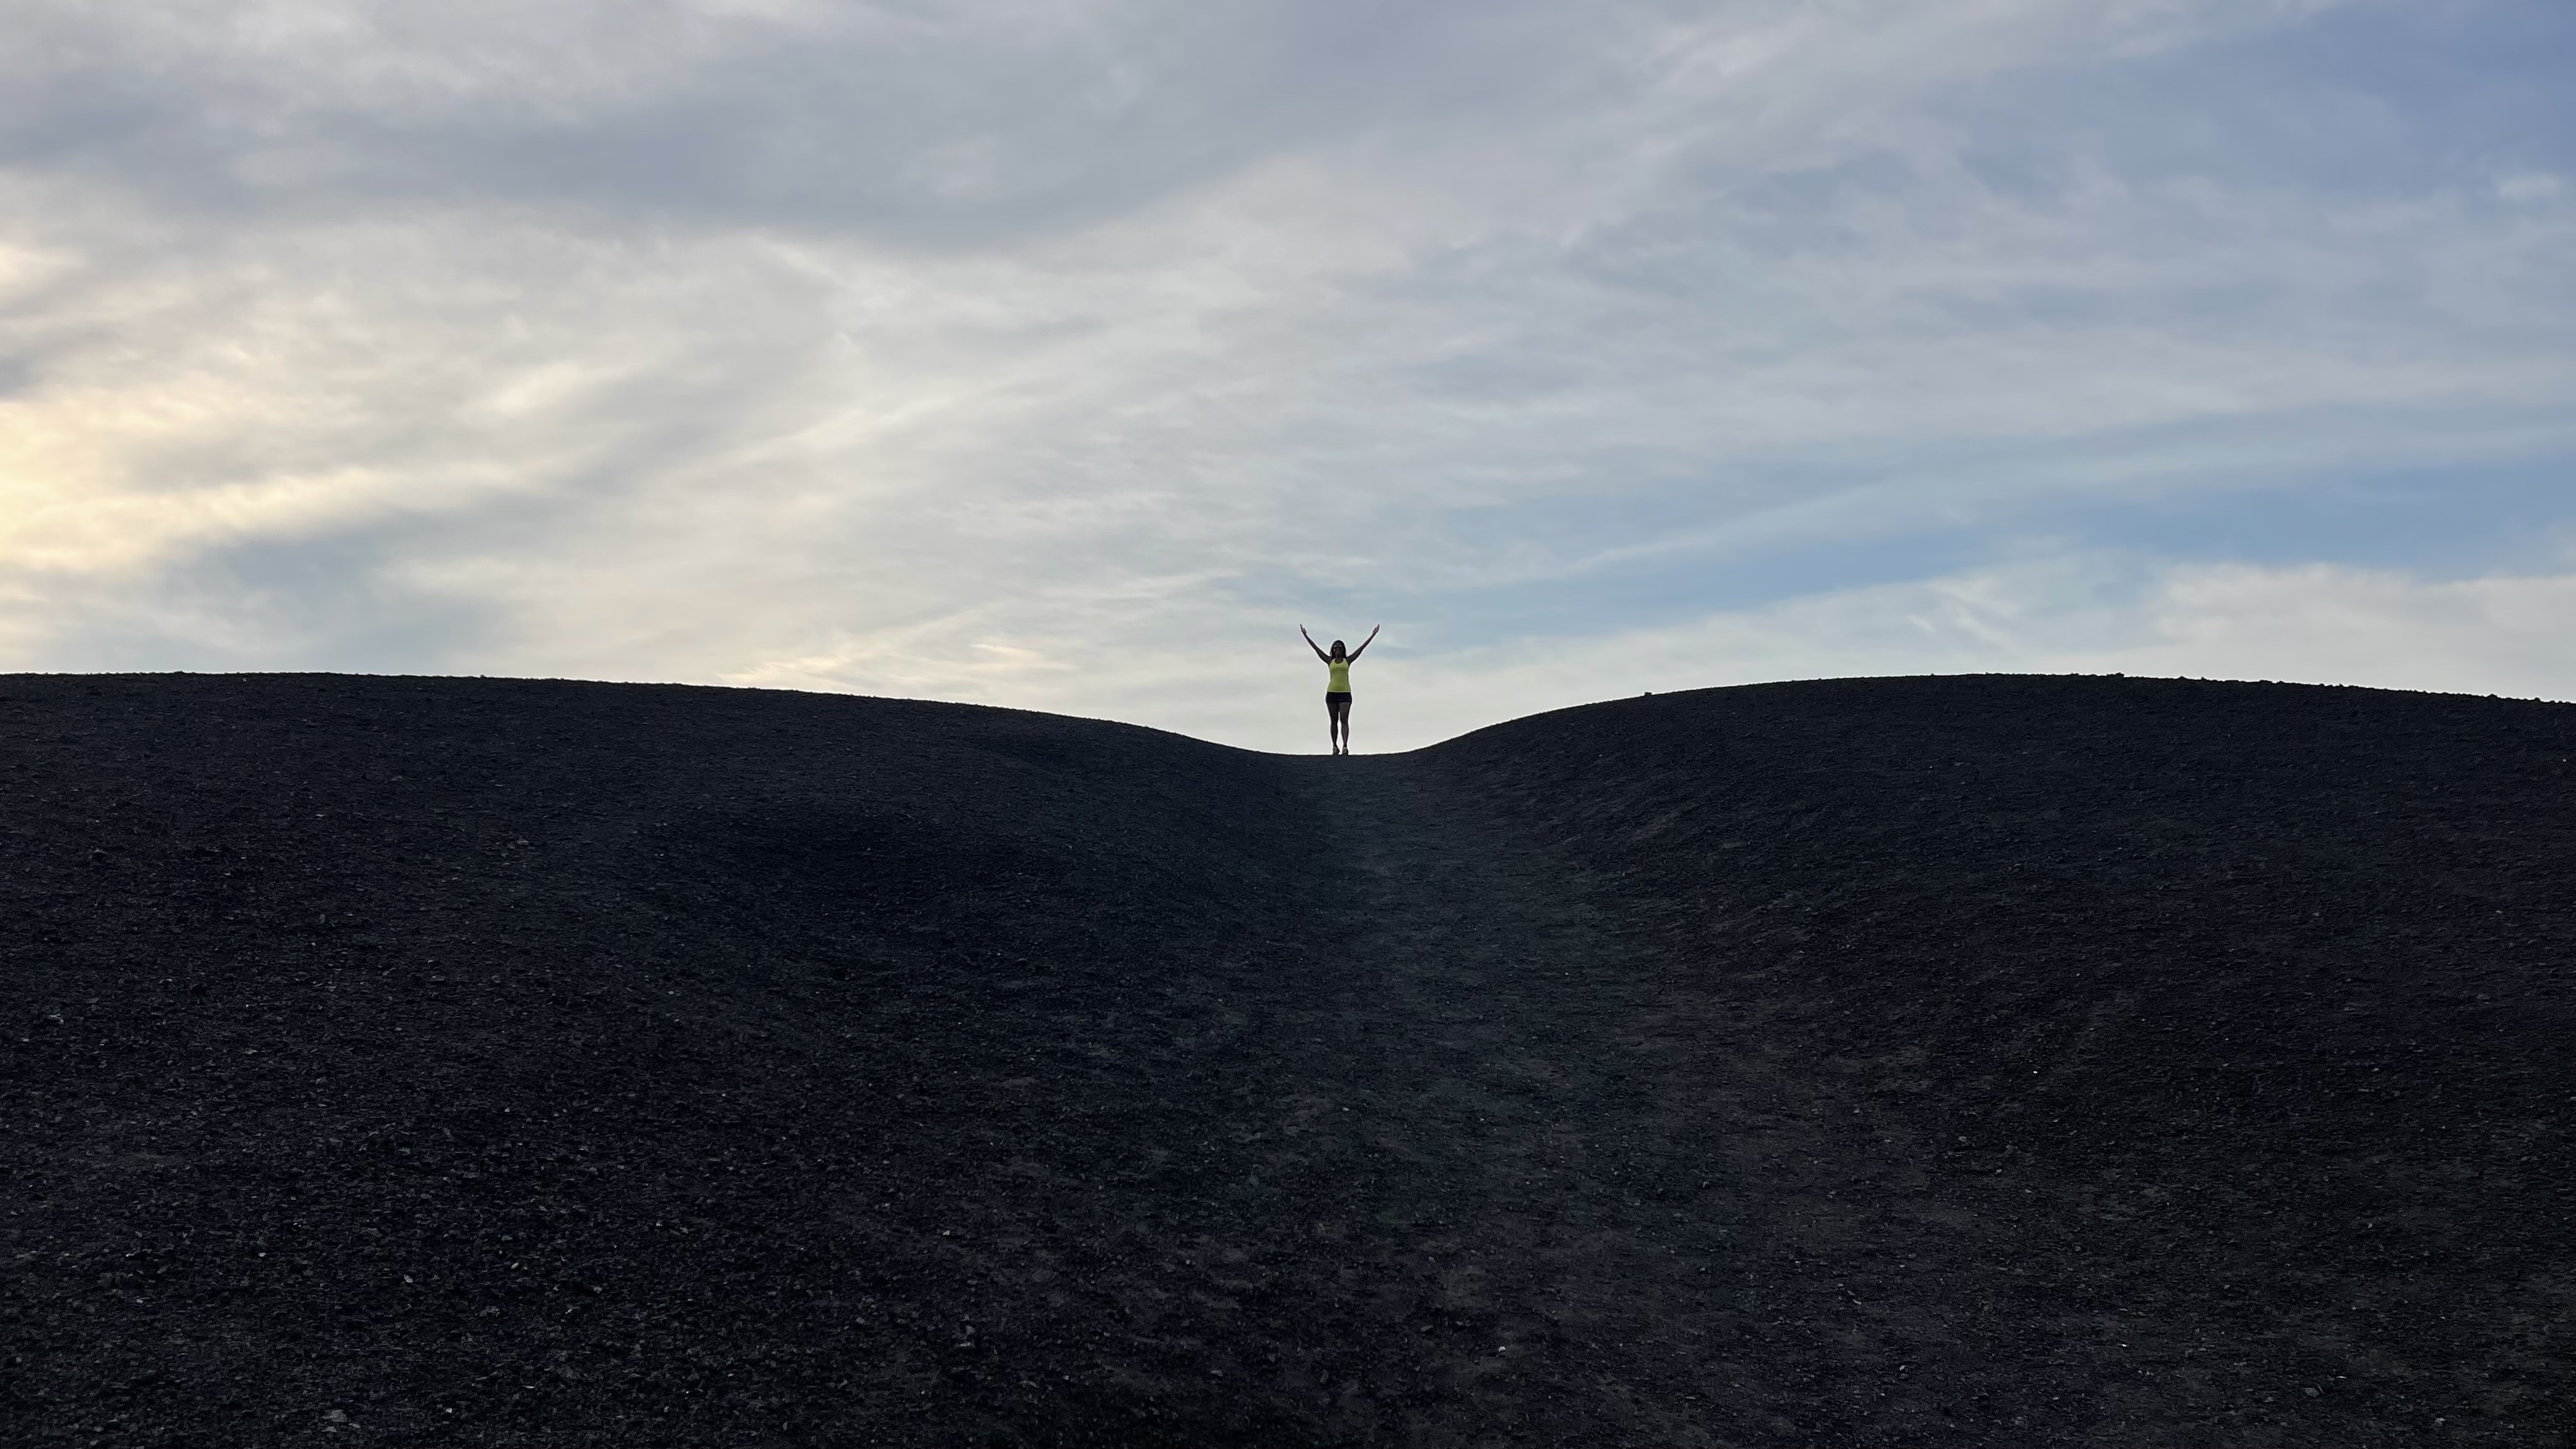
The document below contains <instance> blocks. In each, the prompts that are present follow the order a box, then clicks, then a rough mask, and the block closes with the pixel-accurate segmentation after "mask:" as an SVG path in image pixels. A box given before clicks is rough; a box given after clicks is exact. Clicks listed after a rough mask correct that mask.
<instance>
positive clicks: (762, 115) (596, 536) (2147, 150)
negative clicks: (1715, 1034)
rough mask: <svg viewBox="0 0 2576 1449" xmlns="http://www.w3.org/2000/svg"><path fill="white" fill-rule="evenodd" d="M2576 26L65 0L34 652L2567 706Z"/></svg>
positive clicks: (1453, 699)
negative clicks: (2244, 688) (2141, 683)
mask: <svg viewBox="0 0 2576 1449" xmlns="http://www.w3.org/2000/svg"><path fill="white" fill-rule="evenodd" d="M2570 74H2576V6H2570V5H2567V4H2565V3H2564V0H2407V3H2398V0H2343V3H2336V0H2206V3H2204V0H1942V3H1938V4H1927V3H1921V0H1716V3H1701V4H1666V3H1630V0H1560V3H1514V0H1477V3H1473V4H1468V3H1453V0H1401V3H1394V0H1380V3H1359V0H1232V3H1228V0H1217V3H1211V0H939V3H930V0H899V3H881V4H871V3H864V0H831V3H819V0H817V3H807V0H659V3H655V0H621V3H614V4H611V3H596V0H548V3H546V4H543V5H528V4H524V3H519V0H511V3H500V0H488V3H487V0H418V3H414V0H380V3H317V0H171V3H163V4H155V5H151V6H115V5H95V4H90V3H86V0H11V3H10V4H9V5H8V6H6V7H5V9H0V670H24V671H76V672H91V671H129V670H173V669H177V670H194V671H206V672H214V671H236V670H335V671H349V672H364V673H396V674H465V675H496V676H497V675H517V676H541V677H572V678H590V679H616V680H654V681H681V682H690V683H701V684H721V685H736V686H758V687H768V688H789V689H804V690H825V691H844V692H856V693H864V694H880V695H897V696H905V697H914V698H926V699H946V700H963V701H970V702H976V703H987V704H999V705H1008V706H1013V707H1018V708H1027V709H1039V710H1049V711H1057V712H1062V713H1069V714H1078V715H1085V716H1094V717H1102V718H1111V719H1121V720H1128V721H1133V722H1136V723H1140V724H1146V725H1152V726H1155V727H1158V728H1163V729H1171V730H1178V731H1181V732H1184V733H1187V734H1192V735H1196V736H1199V737H1201V738H1206V739H1214V740H1219V741H1223V742H1226V743H1229V744H1235V745H1240V746H1245V747H1249V748H1257V749H1269V750H1295V751H1313V750H1318V749H1321V748H1322V747H1323V743H1324V741H1323V733H1324V730H1323V723H1324V722H1323V718H1322V716H1323V711H1322V710H1321V709H1320V708H1319V707H1318V702H1317V700H1316V698H1315V696H1316V694H1317V693H1318V692H1319V690H1320V687H1321V685H1322V682H1323V670H1322V669H1321V667H1320V666H1319V665H1317V664H1316V662H1315V661H1314V659H1313V657H1312V656H1311V655H1309V654H1307V653H1306V652H1305V650H1304V645H1303V644H1301V643H1300V642H1299V641H1298V638H1297V629H1298V627H1299V626H1300V625H1301V624H1302V625H1304V626H1305V627H1307V628H1309V629H1312V630H1313V631H1314V633H1315V635H1316V637H1317V638H1318V639H1323V640H1327V641H1329V640H1330V639H1332V638H1335V637H1342V638H1346V639H1349V640H1350V641H1351V642H1354V643H1356V642H1357V641H1358V640H1359V638H1360V637H1361V636H1362V635H1364V634H1365V633H1366V632H1367V631H1368V629H1369V628H1370V627H1371V626H1372V625H1376V624H1381V623H1382V624H1383V625H1384V627H1385V632H1384V634H1383V636H1382V637H1381V639H1380V640H1379V642H1378V644H1377V645H1376V646H1375V647H1374V648H1373V649H1372V650H1371V651H1370V652H1369V654H1368V655H1367V657H1366V658H1365V659H1364V660H1363V661H1362V662H1361V663H1360V665H1359V666H1358V668H1357V670H1356V671H1355V673H1356V681H1355V682H1356V685H1357V690H1358V695H1359V703H1358V705H1357V707H1356V709H1355V711H1354V727H1355V728H1354V734H1355V742H1356V744H1357V745H1358V747H1359V748H1360V749H1362V750H1363V751H1368V750H1384V749H1402V748H1411V747H1415V746H1419V745H1423V744H1428V743H1431V742H1433V741H1436V740H1439V739H1442V738H1447V737H1450V736H1453V735H1456V734H1460V733H1463V732H1465V731H1468V730H1472V729H1475V728H1478V727H1480V726H1483V725H1486V724H1490V723H1495V722H1498V721H1501V720H1505V719H1510V718H1514V717H1518V716H1521V715H1526V714H1531V713H1535V712H1538V711H1540V710H1545V709H1553V708H1558V707H1562V706H1566V705H1573V704H1579V703H1583V702H1586V701H1591V700H1598V699H1606V698H1614V697H1619V696H1624V695H1634V694H1638V693H1641V692H1646V691H1655V692H1664V691H1670V690H1681V689H1689V688H1698V687H1704V686H1711V685H1725V684H1737V683H1745V682H1752V681H1759V680H1773V679H1801V678H1821V677H1836V676H1852V675H1887V674H1926V673H1970V672H2015V673H2096V674H2099V673H2111V672H2115V671H2116V672H2123V673H2129V674H2152V675H2169V676H2193V677H2223V678H2244V679H2286V680H2306V681H2317V682H2326V683H2349V684H2365V685H2373V686H2382V687H2391V688H2403V689H2435V690H2450V691H2463V692H2470V693H2477V694H2489V693H2494V694H2505V695H2518V696H2538V697H2546V698H2554V699H2562V700H2564V699H2576V642H2571V640H2576V628H2571V625H2570V621H2576V87H2570V86H2568V85H2566V84H2565V78H2566V77H2567V76H2568V75H2570Z"/></svg>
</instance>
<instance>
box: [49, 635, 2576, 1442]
mask: <svg viewBox="0 0 2576 1449" xmlns="http://www.w3.org/2000/svg"><path fill="white" fill-rule="evenodd" d="M2571 756H2576V708H2570V707H2567V706H2558V705H2540V704H2528V703H2520V702H2512V701H2491V700H2473V699H2462V698H2452V697H2443V696H2418V695H2395V694H2386V693H2376V692H2366V691H2356V690H2324V689H2307V688H2293V687H2289V686H2254V685H2222V684H2197V683H2187V682H2173V681H2147V680H2116V679H2115V680H2058V679H2018V678H1985V679H1919V680H1874V681H1846V682H1835V683H1820V684H1804V685H1782V686H1764V687H1758V688H1750V689H1735V690H1714V691H1703V692H1699V693H1695V694H1690V695H1681V696H1670V697H1662V698H1654V699H1644V700H1635V701H1626V702H1622V703H1616V704H1610V705H1603V706H1596V707H1592V708H1588V709H1583V710H1574V711H1567V712H1563V713H1560V714H1555V715H1548V716H1542V717H1538V718H1534V719H1529V720H1522V721H1518V722H1515V723H1513V724H1510V725H1506V726H1501V727H1498V728H1496V729H1492V730H1487V731H1483V732H1480V733H1478V734H1476V735H1471V736H1468V737H1466V738H1464V739H1461V740H1457V741H1453V742H1451V743H1449V744H1447V745H1443V746H1441V747H1438V748H1436V749H1433V750H1428V751H1422V752H1419V753H1416V754H1413V755H1407V756H1393V757H1382V758H1371V757H1357V758H1352V759H1343V760H1335V759H1329V758H1285V757H1270V756H1259V755H1251V754H1246V753H1243V752H1239V751H1232V750H1226V749H1222V748H1219V747H1215V746H1210V745H1206V744H1202V743H1198V742H1195V741H1190V740H1186V739H1181V738H1177V737H1174V736H1170V735H1163V734H1158V733H1155V732H1152V731H1146V730H1139V729H1134V728H1131V727H1126V726H1120V725H1113V724H1105V723H1098V722H1091V721H1079V720H1069V719H1060V718H1055V717H1050V716H1042V715H1031V714H1023V713H1017V712H1011V711H1000V710H984V709H970V708H964V707H954V706H939V705H927V704H916V703H906V702H897V701H883V700H866V699H849V698H832V697H815V696H800V695H786V694H768V693H754V692H747V691H721V690H700V689H682V688H670V687H641V686H615V685H596V684H565V683H534V682H513V681H475V680H415V679H353V678H333V677H319V676H262V677H247V678H218V677H184V676H182V677H115V678H66V677H26V676H18V677H6V678H0V792H4V793H0V808H5V814H0V971H5V972H6V973H7V975H6V980H7V982H8V984H9V986H10V988H11V993H12V996H13V999H14V1001H15V1002H16V1009H17V1011H18V1013H19V1017H18V1021H17V1022H16V1023H15V1029H14V1030H8V1031H5V1032H0V1124H5V1125H0V1162H5V1167H6V1171H7V1173H8V1177H7V1179H6V1184H7V1185H6V1189H5V1195H6V1201H5V1204H0V1211H5V1212H6V1213H7V1214H8V1216H7V1217H6V1218H5V1219H0V1252H5V1254H6V1261H7V1263H8V1268H9V1271H8V1273H7V1275H6V1277H5V1278H0V1348H5V1353H0V1359H5V1363H0V1440H5V1441H7V1442H11V1443H18V1442H26V1443H83V1444H86V1443H93V1442H100V1443H110V1444H126V1443H133V1444H160V1443H202V1444H240V1443H263V1442H290V1441H291V1442H316V1443H322V1442H353V1443H354V1442H438V1443H446V1442H454V1443H531V1444H536V1443H543V1444H558V1443H582V1442H599V1443H639V1442H641V1443H727V1444H734V1443H781V1444H804V1443H818V1442H833V1443H840V1442H852V1443H865V1442H889V1443H940V1444H945V1443H955V1444H976V1445H984V1444H1014V1443H1020V1444H1101V1445H1109V1444H1153V1443H1162V1444H1176V1445H1177V1444H1211V1443H1241V1444H1288V1443H1389V1444H1392V1443H1407V1444H1412V1443H1421V1444H1454V1443H1490V1444H1505V1443H1511V1444H1518V1443H1566V1444H1615V1443H1639V1444H1692V1443H1701V1444H1727V1443H1759V1444H1769V1443H1827V1442H1830V1443H1961V1444H1985V1445H1992V1444H2018V1443H2028V1444H2039V1443H2052V1442H2075V1441H2081V1442H2089V1443H2102V1444H2165V1443H2175V1444H2249V1443H2283V1444H2309V1443H2338V1444H2345V1443H2349V1444H2411V1443H2418V1442H2427V1441H2433V1442H2442V1441H2452V1440H2456V1441H2461V1442H2482V1443H2496V1444H2551V1443H2564V1442H2566V1416H2567V1413H2568V1397H2567V1395H2568V1385H2567V1382H2566V1369H2565V1365H2566V1364H2567V1362H2568V1361H2569V1360H2570V1356H2571V1349H2572V1348H2576V1345H2571V1343H2570V1337H2571V1334H2570V1328H2571V1322H2572V1321H2576V1272H2571V1256H2576V1255H2571V1252H2570V1250H2569V1249H2568V1247H2567V1246H2566V1237H2567V1232H2566V1226H2567V1224H2568V1223H2569V1222H2570V1221H2571V1220H2576V1219H2571V1213H2570V1209H2571V1207H2576V1198H2571V1188H2570V1184H2571V1182H2576V1151H2571V1146H2570V1136H2569V1131H2568V1129H2569V1127H2570V1119H2571V1101H2570V1098H2571V1096H2576V1072H2571V1065H2576V1059H2571V1053H2570V1047H2569V1043H2570V1041H2571V1040H2576V1035H2571V1028H2576V1019H2571V1012H2570V997H2569V995H2568V987H2569V986H2570V984H2571V983H2570V976H2571V971H2570V960H2571V951H2570V947H2571V945H2576V909H2571V906H2576V896H2571V892H2570V889H2569V886H2570V883H2571V881H2576V815H2571V813H2570V811H2569V809H2568V806H2569V804H2570V803H2571V802H2570V798H2569V795H2570V785H2571V782H2576V770H2571V767H2570V765H2569V764H2568V761H2569V758H2570V757H2571Z"/></svg>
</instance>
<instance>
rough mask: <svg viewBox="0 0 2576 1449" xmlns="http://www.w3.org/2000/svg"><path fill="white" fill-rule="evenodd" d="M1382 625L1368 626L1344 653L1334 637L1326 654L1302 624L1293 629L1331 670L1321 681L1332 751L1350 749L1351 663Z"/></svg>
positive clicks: (1341, 752)
mask: <svg viewBox="0 0 2576 1449" xmlns="http://www.w3.org/2000/svg"><path fill="white" fill-rule="evenodd" d="M1385 627H1386V626H1385V625H1384V624H1380V625H1377V626H1376V627H1375V628H1372V629H1370V630H1369V636H1368V637H1367V638H1366V639H1362V640H1361V641H1360V647H1359V648H1357V649H1354V650H1352V651H1351V652H1349V653H1348V654H1345V653H1343V652H1342V641H1341V640H1339V639H1336V640H1334V641H1333V652H1332V653H1330V654H1327V653H1325V652H1324V651H1323V649H1322V648H1321V647H1319V646H1318V645H1317V644H1316V643H1315V636H1314V635H1312V634H1308V633H1307V632H1306V626H1305V625H1303V624H1300V625H1298V626H1297V633H1298V634H1299V635H1300V636H1301V637H1303V638H1304V639H1305V641H1306V647H1307V648H1309V649H1313V650H1314V651H1315V657H1316V658H1318V659H1321V660H1323V661H1324V667H1325V668H1326V669H1329V670H1331V671H1333V677H1332V678H1331V679H1330V680H1328V681H1326V682H1325V685H1324V720H1325V723H1326V725H1327V727H1328V728H1329V729H1330V730H1331V731H1332V736H1333V753H1334V754H1337V755H1347V754H1349V753H1350V752H1351V666H1352V665H1354V664H1357V663H1358V662H1359V659H1360V655H1362V654H1364V653H1366V652H1367V651H1368V647H1369V645H1371V644H1373V643H1375V642H1377V631H1378V630H1379V629H1383V628H1385Z"/></svg>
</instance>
